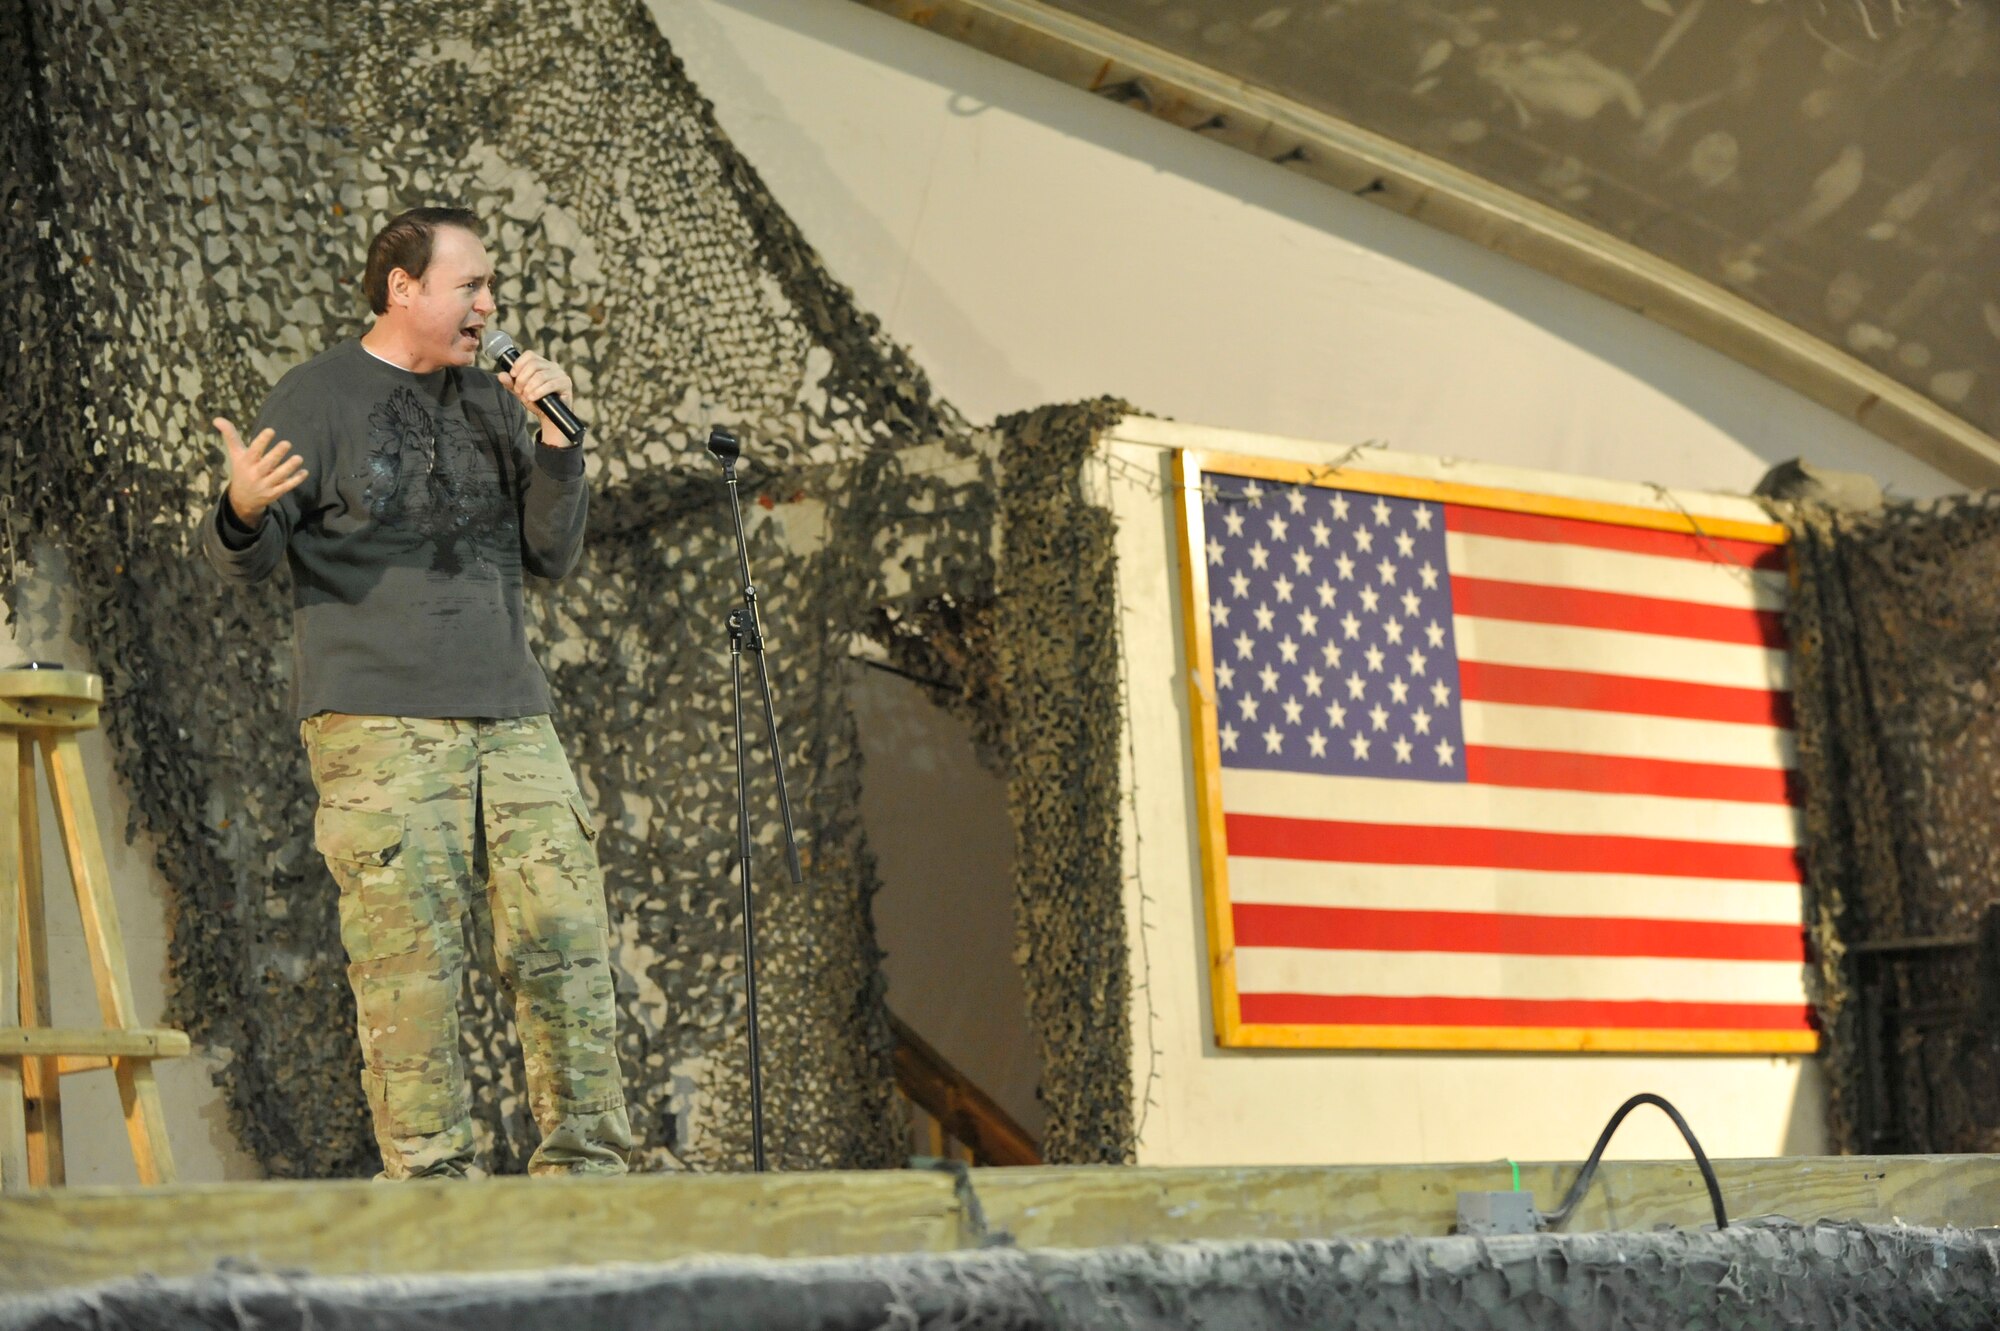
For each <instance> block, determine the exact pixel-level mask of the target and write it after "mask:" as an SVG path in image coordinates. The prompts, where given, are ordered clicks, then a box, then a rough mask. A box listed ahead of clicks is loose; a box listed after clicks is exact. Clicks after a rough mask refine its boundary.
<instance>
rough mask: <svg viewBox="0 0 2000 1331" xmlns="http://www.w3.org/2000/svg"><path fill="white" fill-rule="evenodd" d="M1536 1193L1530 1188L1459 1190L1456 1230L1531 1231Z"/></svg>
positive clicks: (1465, 1232)
mask: <svg viewBox="0 0 2000 1331" xmlns="http://www.w3.org/2000/svg"><path fill="white" fill-rule="evenodd" d="M1536 1228H1537V1226H1536V1224H1535V1194H1533V1193H1532V1192H1461V1193H1460V1194H1458V1225H1457V1227H1456V1228H1455V1229H1454V1230H1453V1231H1452V1232H1453V1233H1457V1234H1532V1233H1534V1232H1535V1230H1536Z"/></svg>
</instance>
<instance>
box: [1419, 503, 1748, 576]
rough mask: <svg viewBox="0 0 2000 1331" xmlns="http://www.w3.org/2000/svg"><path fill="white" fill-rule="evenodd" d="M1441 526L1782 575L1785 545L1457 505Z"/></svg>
mask: <svg viewBox="0 0 2000 1331" xmlns="http://www.w3.org/2000/svg"><path fill="white" fill-rule="evenodd" d="M1444 527H1445V530H1446V531H1455V532H1463V533H1464V534H1466V535H1468V536H1500V537H1504V538H1506V539H1508V540H1514V541H1543V542H1546V543H1548V544H1550V545H1583V546H1589V547H1590V548H1591V549H1594V550H1623V551H1625V552H1627V553H1629V554H1635V555H1665V556H1667V557H1668V558H1672V559H1693V560H1698V561H1699V562H1701V563H1704V564H1735V565H1738V566H1739V567H1748V568H1758V569H1768V570H1770V571H1772V572H1774V573H1782V572H1784V571H1785V547H1783V546H1782V545H1765V544H1764V543H1762V542H1761V541H1739V540H1733V539H1730V538H1728V537H1721V536H1695V535H1693V534H1691V533H1687V532H1675V531H1655V530H1653V529H1652V528H1650V527H1623V526H1619V525H1617V524H1615V523H1610V522H1590V521H1587V520H1585V519H1582V518H1551V517H1543V516H1542V515H1540V514H1537V513H1515V512H1511V511H1509V510H1507V509H1500V508H1468V507H1465V506H1463V505H1460V504H1446V505H1445V509H1444Z"/></svg>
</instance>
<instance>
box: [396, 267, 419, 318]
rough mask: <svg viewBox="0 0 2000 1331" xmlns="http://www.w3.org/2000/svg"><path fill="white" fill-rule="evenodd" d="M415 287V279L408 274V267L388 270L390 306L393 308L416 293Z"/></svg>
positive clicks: (405, 301) (416, 285) (404, 302)
mask: <svg viewBox="0 0 2000 1331" xmlns="http://www.w3.org/2000/svg"><path fill="white" fill-rule="evenodd" d="M417 287H418V282H417V279H416V278H414V277H411V276H410V270H409V269H407V268H391V269H390V270H389V305H390V308H392V309H393V308H394V307H396V306H398V305H403V304H407V303H408V302H409V299H410V298H411V297H412V296H414V295H415V294H416V292H417Z"/></svg>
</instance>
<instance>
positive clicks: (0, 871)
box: [0, 726, 35, 1192]
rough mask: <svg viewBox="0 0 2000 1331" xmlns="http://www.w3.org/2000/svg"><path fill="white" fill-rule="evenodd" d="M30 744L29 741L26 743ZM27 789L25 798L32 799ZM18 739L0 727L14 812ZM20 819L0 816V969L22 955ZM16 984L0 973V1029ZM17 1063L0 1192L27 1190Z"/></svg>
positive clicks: (1, 1074)
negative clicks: (27, 796)
mask: <svg viewBox="0 0 2000 1331" xmlns="http://www.w3.org/2000/svg"><path fill="white" fill-rule="evenodd" d="M30 742H31V743H32V741H30ZM34 793H35V789H34V787H33V786H32V785H31V786H29V787H28V790H27V794H28V795H29V797H30V798H32V797H33V796H34ZM21 794H22V792H21V736H20V733H19V732H18V731H14V730H10V729H8V728H6V727H4V726H0V810H7V809H18V808H19V807H20V802H21ZM20 897H21V819H20V816H19V815H18V814H16V815H15V816H13V817H0V966H13V965H16V964H17V963H18V961H19V958H20V955H21V945H20V928H21V907H20ZM20 1004H21V988H20V982H19V979H18V977H17V976H15V975H0V1028H5V1027H8V1026H17V1025H19V1024H20V1016H19V1009H20ZM25 1093H26V1091H25V1087H24V1086H23V1084H22V1077H21V1061H20V1060H17V1059H8V1058H0V1190H4V1191H6V1192H22V1191H25V1190H26V1189H27V1187H28V1119H27V1100H26V1098H25Z"/></svg>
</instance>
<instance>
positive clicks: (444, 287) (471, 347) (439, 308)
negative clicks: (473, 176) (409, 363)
mask: <svg viewBox="0 0 2000 1331" xmlns="http://www.w3.org/2000/svg"><path fill="white" fill-rule="evenodd" d="M406 299H407V303H405V304H403V305H402V308H401V313H402V315H403V318H404V323H405V327H406V329H407V331H408V335H409V338H410V343H411V349H412V350H413V351H415V352H417V353H418V357H419V366H413V367H412V368H422V369H438V368H442V367H443V366H446V365H470V364H472V362H473V359H474V358H475V357H476V356H477V355H478V354H479V339H480V337H481V336H482V333H483V330H484V329H485V327H486V320H487V319H488V318H489V317H490V316H491V315H492V313H493V311H494V309H495V308H496V306H495V304H494V300H493V263H492V261H491V260H489V259H488V258H487V257H486V246H484V245H482V244H481V243H480V241H479V237H477V236H475V235H473V234H472V233H471V232H470V231H466V230H464V229H463V228H460V227H455V226H443V227H439V228H438V229H437V233H436V234H435V235H434V236H432V237H431V261H430V264H429V265H428V266H427V267H426V268H425V269H424V275H423V279H422V280H421V281H419V282H415V283H411V284H410V286H409V289H408V293H407V297H406Z"/></svg>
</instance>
